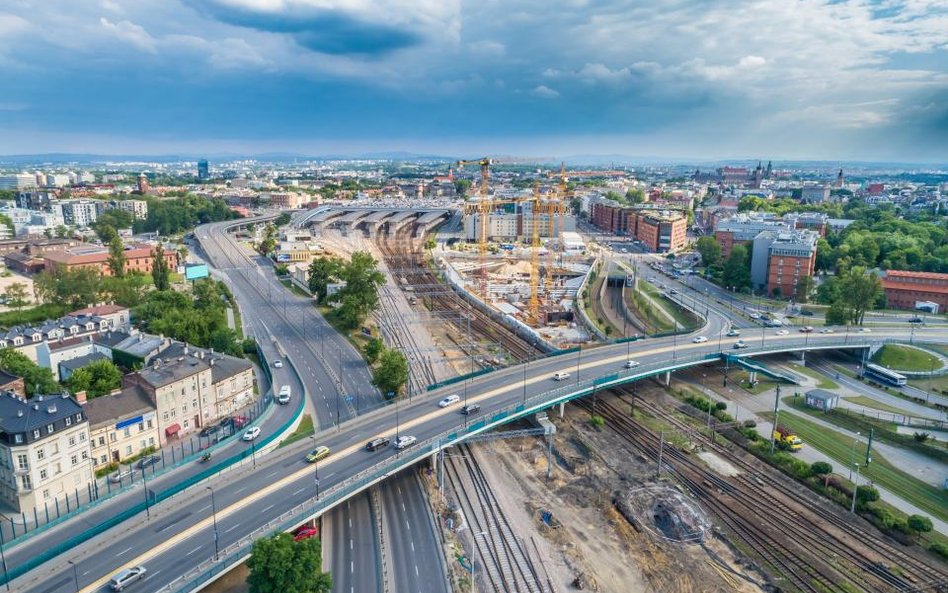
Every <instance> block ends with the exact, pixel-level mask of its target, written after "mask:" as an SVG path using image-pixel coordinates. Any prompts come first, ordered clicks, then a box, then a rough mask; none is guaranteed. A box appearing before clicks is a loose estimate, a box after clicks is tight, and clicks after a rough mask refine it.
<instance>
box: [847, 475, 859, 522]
mask: <svg viewBox="0 0 948 593" xmlns="http://www.w3.org/2000/svg"><path fill="white" fill-rule="evenodd" d="M854 465H855V466H856V481H855V482H853V502H852V504H851V505H850V506H849V512H850V513H855V512H856V492H858V491H859V464H858V463H856V464H854ZM849 471H850V475H852V468H850V470H849Z"/></svg>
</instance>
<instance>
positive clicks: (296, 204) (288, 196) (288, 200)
mask: <svg viewBox="0 0 948 593" xmlns="http://www.w3.org/2000/svg"><path fill="white" fill-rule="evenodd" d="M268 199H269V201H270V206H271V207H273V208H285V209H292V210H295V209H297V208H300V207H302V206H303V204H306V203H308V202H309V196H306V195H303V194H298V193H293V192H270V193H263V194H260V200H261V201H266V200H268Z"/></svg>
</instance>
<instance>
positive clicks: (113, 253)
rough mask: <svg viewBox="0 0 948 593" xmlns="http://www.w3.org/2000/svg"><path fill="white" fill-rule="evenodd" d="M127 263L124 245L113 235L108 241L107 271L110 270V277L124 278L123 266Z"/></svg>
mask: <svg viewBox="0 0 948 593" xmlns="http://www.w3.org/2000/svg"><path fill="white" fill-rule="evenodd" d="M127 261H128V258H127V257H126V255H125V244H124V243H122V239H121V237H119V236H118V235H115V236H114V237H112V240H111V241H109V259H108V263H109V269H110V270H112V275H113V276H115V277H116V278H123V277H124V276H125V264H126V262H127Z"/></svg>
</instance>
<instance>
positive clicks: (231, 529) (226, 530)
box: [224, 523, 240, 533]
mask: <svg viewBox="0 0 948 593" xmlns="http://www.w3.org/2000/svg"><path fill="white" fill-rule="evenodd" d="M238 527H240V523H238V524H236V525H234V526H233V527H231V528H230V529H225V530H224V533H230V532H231V531H233V530H235V529H237V528H238Z"/></svg>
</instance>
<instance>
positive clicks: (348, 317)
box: [329, 251, 385, 329]
mask: <svg viewBox="0 0 948 593" xmlns="http://www.w3.org/2000/svg"><path fill="white" fill-rule="evenodd" d="M339 279H340V280H342V281H343V282H345V283H346V285H345V286H344V287H342V288H340V289H339V291H338V292H337V293H336V294H334V295H332V296H330V297H329V300H331V301H337V302H338V303H339V308H338V310H337V312H336V314H337V316H338V319H339V320H340V321H341V322H342V324H343V326H344V327H345V328H347V329H353V328H355V327H357V326H358V325H359V324H361V323H362V321H363V320H365V318H366V317H367V316H368V315H369V313H371V312H372V311H374V310H375V308H376V307H377V306H378V302H379V287H380V286H381V285H382V284H383V283H384V282H385V275H384V274H382V273H381V272H379V271H378V268H377V267H376V261H375V258H373V257H372V255H371V254H370V253H368V252H367V251H356V252H355V253H353V254H352V258H351V259H350V260H349V263H347V264H345V265H343V266H342V269H341V270H340V272H339Z"/></svg>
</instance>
